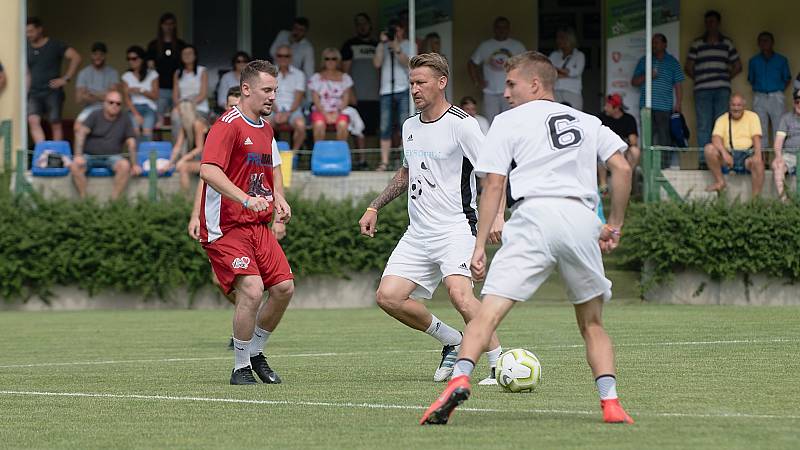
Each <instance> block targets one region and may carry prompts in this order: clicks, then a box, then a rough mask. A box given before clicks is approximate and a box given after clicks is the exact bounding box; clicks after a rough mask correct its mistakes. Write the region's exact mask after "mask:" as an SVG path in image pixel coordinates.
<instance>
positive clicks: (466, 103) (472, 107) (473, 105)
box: [461, 96, 489, 136]
mask: <svg viewBox="0 0 800 450" xmlns="http://www.w3.org/2000/svg"><path fill="white" fill-rule="evenodd" d="M461 109H463V110H464V112H465V113H467V114H469V115H470V116H472V117H474V118H475V120H477V121H478V126H480V127H481V132H482V133H483V134H484V136H485V135H486V134H487V133H488V132H489V121H488V120H486V117H483V116H482V115H480V114H478V102H477V101H476V100H475V99H474V98H472V97H470V96H466V97H464V98H462V99H461Z"/></svg>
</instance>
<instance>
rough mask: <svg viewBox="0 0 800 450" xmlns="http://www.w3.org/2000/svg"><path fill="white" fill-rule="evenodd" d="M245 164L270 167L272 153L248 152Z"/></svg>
mask: <svg viewBox="0 0 800 450" xmlns="http://www.w3.org/2000/svg"><path fill="white" fill-rule="evenodd" d="M245 164H247V165H254V166H258V167H272V153H256V152H248V153H247V160H246V161H245Z"/></svg>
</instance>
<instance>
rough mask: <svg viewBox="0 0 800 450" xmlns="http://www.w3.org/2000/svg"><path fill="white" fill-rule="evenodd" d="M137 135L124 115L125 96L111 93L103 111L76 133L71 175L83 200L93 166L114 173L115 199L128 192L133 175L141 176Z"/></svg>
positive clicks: (114, 92) (94, 113)
mask: <svg viewBox="0 0 800 450" xmlns="http://www.w3.org/2000/svg"><path fill="white" fill-rule="evenodd" d="M135 136H136V135H135V133H134V131H133V125H132V124H131V120H130V118H128V116H127V115H125V114H122V94H120V93H119V92H117V91H110V92H108V93H107V94H106V96H105V100H104V101H103V109H101V110H99V111H95V112H93V113H91V114H89V117H87V118H86V120H85V121H84V122H83V124H81V126H80V127H79V128H78V129H77V130H76V131H75V156H74V160H73V161H72V164H71V165H70V172H72V181H73V182H74V183H75V187H76V188H77V189H78V194H79V195H80V197H81V198H86V171H87V170H88V169H91V168H92V167H105V168H108V169H110V170H111V171H113V172H114V188H113V190H112V191H111V199H112V200H116V199H118V198H119V196H120V194H121V193H122V191H123V190H125V186H127V184H128V180H129V179H130V176H131V174H133V175H139V174H140V173H142V168H141V167H140V166H139V165H138V164H137V163H136V138H135ZM123 145H125V146H126V147H127V148H128V159H125V157H124V156H123V154H122V146H123Z"/></svg>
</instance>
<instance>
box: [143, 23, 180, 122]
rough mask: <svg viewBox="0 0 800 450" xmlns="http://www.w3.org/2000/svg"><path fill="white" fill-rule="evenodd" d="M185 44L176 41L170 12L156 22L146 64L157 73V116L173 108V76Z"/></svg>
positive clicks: (176, 32)
mask: <svg viewBox="0 0 800 450" xmlns="http://www.w3.org/2000/svg"><path fill="white" fill-rule="evenodd" d="M184 47H186V43H185V42H183V41H182V40H180V39H178V19H177V18H176V17H175V14H172V13H170V12H168V13H164V14H162V15H161V18H160V19H159V20H158V36H157V37H156V39H154V40H152V41H150V43H149V44H148V45H147V64H148V67H150V68H151V69H155V70H156V71H157V72H158V89H159V91H158V114H159V115H160V116H164V115H166V114H167V113H169V112H170V111H171V110H172V108H173V107H174V106H175V105H174V104H173V96H172V88H173V83H174V80H175V79H174V78H173V76H172V75H173V74H174V73H175V71H176V70H178V68H180V67H181V52H182V51H183V48H184Z"/></svg>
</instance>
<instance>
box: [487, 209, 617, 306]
mask: <svg viewBox="0 0 800 450" xmlns="http://www.w3.org/2000/svg"><path fill="white" fill-rule="evenodd" d="M601 226H602V225H601V223H600V219H599V218H598V217H597V214H596V213H595V212H594V211H592V210H591V209H589V208H588V207H586V205H584V204H583V203H582V202H581V201H579V200H573V199H567V198H532V199H527V200H524V201H523V203H522V204H520V205H519V206H518V207H517V209H516V210H515V211H514V213H513V214H512V215H511V219H509V221H508V222H507V223H506V225H505V227H504V228H503V246H502V247H501V248H500V250H499V251H498V252H497V254H495V256H494V258H493V259H492V262H491V265H490V266H489V273H488V274H487V276H486V283H485V284H484V286H483V291H482V294H483V295H486V294H491V295H497V296H500V297H504V298H508V299H511V300H516V301H525V300H527V299H528V298H530V297H531V296H532V295H533V294H534V293H535V292H536V290H537V289H539V286H541V285H542V283H544V282H545V281H547V278H548V277H549V276H550V274H551V273H552V272H553V268H554V267H555V266H556V264H557V265H558V268H559V272H560V273H561V278H563V280H564V282H565V283H566V285H567V295H568V297H569V300H570V301H571V302H572V303H574V304H580V303H585V302H587V301H589V300H592V299H594V298H596V297H599V296H602V297H603V300H604V301H608V300H610V299H611V281H609V280H608V279H607V278H606V276H605V270H604V269H603V257H602V254H601V252H600V246H599V244H598V238H599V237H600V230H601Z"/></svg>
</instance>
